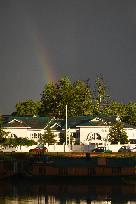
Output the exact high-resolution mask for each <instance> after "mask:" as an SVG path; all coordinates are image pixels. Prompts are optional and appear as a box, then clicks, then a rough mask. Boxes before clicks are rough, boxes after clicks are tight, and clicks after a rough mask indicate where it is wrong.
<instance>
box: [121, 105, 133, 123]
mask: <svg viewBox="0 0 136 204" xmlns="http://www.w3.org/2000/svg"><path fill="white" fill-rule="evenodd" d="M122 121H124V122H126V123H128V124H130V125H134V126H136V103H132V102H130V103H128V104H127V105H125V111H124V113H122Z"/></svg>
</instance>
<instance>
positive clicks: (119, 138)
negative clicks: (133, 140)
mask: <svg viewBox="0 0 136 204" xmlns="http://www.w3.org/2000/svg"><path fill="white" fill-rule="evenodd" d="M109 142H111V144H118V142H120V144H125V143H128V136H127V133H126V132H125V131H124V125H123V123H122V122H121V121H118V122H116V123H115V124H114V125H113V126H112V127H111V128H110V129H109Z"/></svg>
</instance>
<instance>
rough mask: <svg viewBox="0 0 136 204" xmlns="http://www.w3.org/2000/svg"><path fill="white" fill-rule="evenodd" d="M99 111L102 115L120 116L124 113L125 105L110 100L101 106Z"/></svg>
mask: <svg viewBox="0 0 136 204" xmlns="http://www.w3.org/2000/svg"><path fill="white" fill-rule="evenodd" d="M101 113H102V114H103V115H110V116H111V115H114V116H119V117H120V118H122V115H124V114H125V105H123V104H121V103H119V102H117V101H110V102H109V104H108V105H107V106H105V107H104V108H103V110H102V111H101Z"/></svg>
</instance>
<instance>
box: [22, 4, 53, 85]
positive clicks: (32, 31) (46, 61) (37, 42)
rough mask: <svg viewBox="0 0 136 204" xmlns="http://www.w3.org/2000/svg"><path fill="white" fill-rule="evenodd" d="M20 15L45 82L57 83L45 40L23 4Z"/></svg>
mask: <svg viewBox="0 0 136 204" xmlns="http://www.w3.org/2000/svg"><path fill="white" fill-rule="evenodd" d="M20 14H21V15H22V16H23V20H24V26H25V30H26V32H27V35H28V37H29V39H30V41H31V42H32V50H33V52H34V53H33V54H34V56H35V63H36V64H37V66H38V68H39V69H40V70H42V71H41V74H42V76H44V77H45V82H46V83H48V82H49V81H52V82H56V79H57V77H56V75H55V72H54V70H55V69H54V65H53V63H51V60H50V57H49V53H48V51H47V49H46V48H45V46H44V43H43V38H42V36H41V34H40V32H38V30H37V28H36V25H35V24H34V21H33V20H32V18H31V16H30V15H29V14H28V12H27V11H26V8H25V6H24V5H23V4H21V7H20Z"/></svg>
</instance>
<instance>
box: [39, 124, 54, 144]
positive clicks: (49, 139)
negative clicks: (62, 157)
mask: <svg viewBox="0 0 136 204" xmlns="http://www.w3.org/2000/svg"><path fill="white" fill-rule="evenodd" d="M54 137H55V136H54V134H53V133H52V131H51V128H50V125H47V127H46V131H45V132H44V134H43V135H42V136H41V138H40V140H39V142H40V143H41V144H46V143H48V144H54V143H55V142H56V140H55V138H54Z"/></svg>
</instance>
